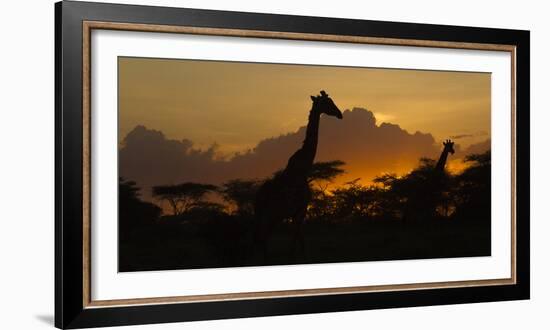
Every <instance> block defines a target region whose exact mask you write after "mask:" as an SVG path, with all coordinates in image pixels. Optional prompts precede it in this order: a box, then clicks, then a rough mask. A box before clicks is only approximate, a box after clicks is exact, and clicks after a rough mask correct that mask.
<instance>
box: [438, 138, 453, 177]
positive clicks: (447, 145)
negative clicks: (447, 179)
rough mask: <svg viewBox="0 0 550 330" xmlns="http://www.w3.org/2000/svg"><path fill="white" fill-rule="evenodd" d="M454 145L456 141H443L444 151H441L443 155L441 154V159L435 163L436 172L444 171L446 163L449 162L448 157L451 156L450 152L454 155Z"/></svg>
mask: <svg viewBox="0 0 550 330" xmlns="http://www.w3.org/2000/svg"><path fill="white" fill-rule="evenodd" d="M454 145H455V143H454V142H453V141H451V140H449V139H447V140H446V141H443V151H442V152H441V156H439V160H438V161H437V164H436V165H435V171H436V173H444V171H445V164H446V163H447V157H448V156H449V154H451V155H452V154H454V153H455V149H454Z"/></svg>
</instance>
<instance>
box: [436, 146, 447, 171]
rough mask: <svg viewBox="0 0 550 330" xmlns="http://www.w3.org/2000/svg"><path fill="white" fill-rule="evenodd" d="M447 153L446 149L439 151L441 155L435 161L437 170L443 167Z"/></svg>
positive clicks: (441, 169)
mask: <svg viewBox="0 0 550 330" xmlns="http://www.w3.org/2000/svg"><path fill="white" fill-rule="evenodd" d="M448 155H449V152H448V151H447V150H443V152H442V153H441V156H440V157H439V160H438V161H437V165H435V170H436V171H438V172H443V170H444V169H445V163H446V162H447V156H448Z"/></svg>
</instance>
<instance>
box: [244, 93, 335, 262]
mask: <svg viewBox="0 0 550 330" xmlns="http://www.w3.org/2000/svg"><path fill="white" fill-rule="evenodd" d="M311 101H312V103H313V104H312V107H311V110H310V112H309V120H308V124H307V128H306V137H305V139H304V142H303V144H302V147H301V148H300V149H298V150H297V151H296V152H295V153H294V154H293V155H292V156H291V157H290V158H289V160H288V163H287V166H286V168H285V169H284V170H283V171H281V172H279V173H276V174H275V175H274V176H273V177H272V178H271V179H269V180H267V181H266V182H264V184H263V185H262V186H261V187H260V189H259V190H258V193H257V195H256V201H255V205H254V213H255V218H256V221H255V230H254V245H255V246H259V247H260V249H261V251H262V254H263V261H264V262H265V261H266V260H267V240H268V239H269V237H270V236H271V235H272V231H273V228H274V226H275V225H276V224H277V223H280V222H282V221H283V220H285V219H291V220H292V224H293V243H292V247H291V249H292V255H293V257H296V249H297V248H299V249H300V250H301V251H302V252H303V251H304V238H303V233H302V223H303V221H304V218H305V216H306V211H307V205H308V203H309V201H310V199H311V190H310V187H309V183H308V176H309V174H310V172H311V168H312V166H313V161H314V159H315V154H316V152H317V143H318V135H319V123H320V119H321V114H325V115H328V116H333V117H337V118H339V119H342V112H340V110H339V109H338V107H337V106H336V104H334V102H333V101H332V99H331V98H330V97H329V96H328V94H327V93H325V91H321V93H320V95H318V96H311Z"/></svg>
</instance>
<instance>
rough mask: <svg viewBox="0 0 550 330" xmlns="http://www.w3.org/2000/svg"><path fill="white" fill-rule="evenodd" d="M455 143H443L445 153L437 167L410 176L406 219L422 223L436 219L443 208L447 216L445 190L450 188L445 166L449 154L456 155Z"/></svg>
mask: <svg viewBox="0 0 550 330" xmlns="http://www.w3.org/2000/svg"><path fill="white" fill-rule="evenodd" d="M454 152H455V150H454V142H452V141H451V140H449V139H447V140H445V141H443V151H441V155H440V156H439V160H438V161H437V163H436V164H435V166H433V165H432V166H427V167H421V168H419V169H417V170H415V171H413V172H412V173H411V174H409V180H408V181H409V184H410V185H411V186H409V192H408V196H407V203H406V205H405V210H404V219H406V220H408V221H420V220H429V219H434V218H435V217H436V216H437V208H438V206H441V207H442V209H441V210H443V213H444V214H447V211H448V205H447V202H446V197H445V196H444V192H445V190H446V189H447V188H448V184H449V181H448V176H447V172H445V165H446V163H447V159H448V157H449V154H451V155H452V154H454Z"/></svg>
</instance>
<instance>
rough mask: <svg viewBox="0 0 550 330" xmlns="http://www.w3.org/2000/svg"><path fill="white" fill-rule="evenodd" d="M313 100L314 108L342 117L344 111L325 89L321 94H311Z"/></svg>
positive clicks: (329, 114)
mask: <svg viewBox="0 0 550 330" xmlns="http://www.w3.org/2000/svg"><path fill="white" fill-rule="evenodd" d="M311 100H312V101H313V109H315V110H316V111H318V112H319V113H324V114H326V115H327V116H333V117H336V118H338V119H342V112H341V111H340V109H338V107H337V106H336V104H334V102H333V101H332V99H331V98H330V97H329V96H328V94H327V93H325V91H321V95H317V96H311Z"/></svg>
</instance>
